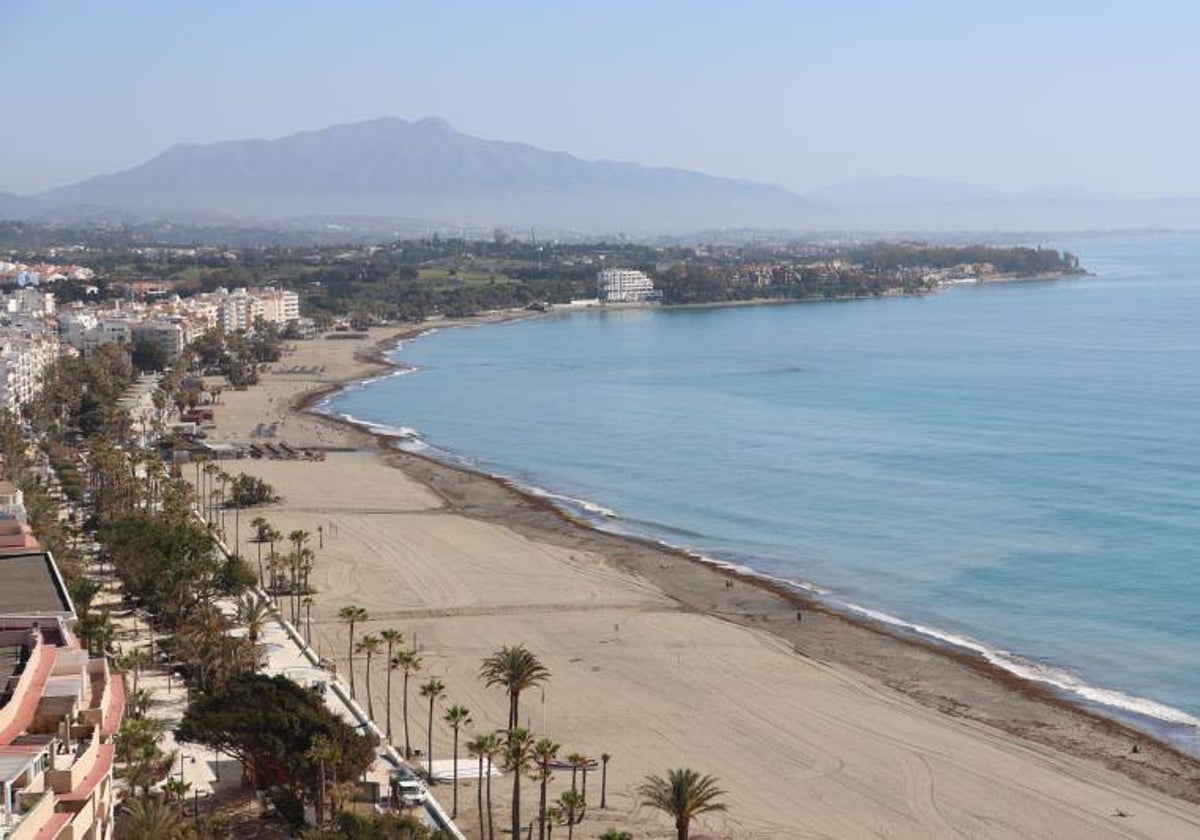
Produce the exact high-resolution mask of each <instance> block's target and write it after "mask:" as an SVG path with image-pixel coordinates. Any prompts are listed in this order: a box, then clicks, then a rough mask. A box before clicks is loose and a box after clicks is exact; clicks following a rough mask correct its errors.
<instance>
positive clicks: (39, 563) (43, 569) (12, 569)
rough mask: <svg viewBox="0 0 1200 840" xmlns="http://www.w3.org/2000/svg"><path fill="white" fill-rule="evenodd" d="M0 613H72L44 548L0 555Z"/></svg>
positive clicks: (64, 614) (63, 615)
mask: <svg viewBox="0 0 1200 840" xmlns="http://www.w3.org/2000/svg"><path fill="white" fill-rule="evenodd" d="M0 581H3V585H2V586H0V616H5V615H45V616H60V617H70V616H72V615H74V610H73V609H72V607H71V599H70V598H69V597H68V596H67V592H66V589H64V588H63V582H62V577H61V576H60V575H59V574H58V568H57V567H56V566H55V565H54V560H53V559H52V558H51V557H50V553H49V552H47V551H20V552H17V551H13V552H8V553H4V554H0Z"/></svg>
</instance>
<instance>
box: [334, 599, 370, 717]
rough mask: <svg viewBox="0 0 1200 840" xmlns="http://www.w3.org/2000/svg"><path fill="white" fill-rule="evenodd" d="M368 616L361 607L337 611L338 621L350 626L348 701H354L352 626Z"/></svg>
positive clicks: (343, 608)
mask: <svg viewBox="0 0 1200 840" xmlns="http://www.w3.org/2000/svg"><path fill="white" fill-rule="evenodd" d="M368 618H370V616H369V615H368V613H367V611H366V610H365V609H363V608H362V607H357V606H355V605H353V604H348V605H346V606H344V607H342V608H341V609H340V610H338V620H339V621H341V622H342V624H348V625H350V699H351V700H353V699H354V625H355V624H358V623H360V622H363V621H366V620H367V619H368Z"/></svg>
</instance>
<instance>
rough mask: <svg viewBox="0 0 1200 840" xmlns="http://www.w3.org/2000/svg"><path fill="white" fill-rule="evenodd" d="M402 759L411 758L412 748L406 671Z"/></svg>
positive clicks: (406, 673)
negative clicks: (409, 737)
mask: <svg viewBox="0 0 1200 840" xmlns="http://www.w3.org/2000/svg"><path fill="white" fill-rule="evenodd" d="M404 757H405V758H411V757H412V747H411V746H409V740H408V671H405V672H404Z"/></svg>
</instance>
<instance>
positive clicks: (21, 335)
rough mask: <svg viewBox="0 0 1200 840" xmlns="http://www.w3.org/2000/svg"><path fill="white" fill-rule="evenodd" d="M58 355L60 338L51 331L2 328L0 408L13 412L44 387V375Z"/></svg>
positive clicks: (0, 339)
mask: <svg viewBox="0 0 1200 840" xmlns="http://www.w3.org/2000/svg"><path fill="white" fill-rule="evenodd" d="M56 358H58V341H57V340H56V339H55V338H54V336H53V334H51V333H48V332H37V333H33V332H27V331H16V330H4V331H0V409H7V410H9V411H12V412H14V413H15V412H17V411H19V410H20V408H21V406H23V405H25V404H26V403H28V402H29V401H30V400H32V399H33V398H34V397H35V396H37V394H38V393H39V392H40V391H41V390H42V374H43V372H44V371H45V370H46V367H47V366H48V365H50V363H51V362H53V361H54V360H55V359H56Z"/></svg>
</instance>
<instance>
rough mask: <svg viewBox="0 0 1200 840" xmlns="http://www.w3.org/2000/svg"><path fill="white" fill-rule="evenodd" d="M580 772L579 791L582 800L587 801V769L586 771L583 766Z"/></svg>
mask: <svg viewBox="0 0 1200 840" xmlns="http://www.w3.org/2000/svg"><path fill="white" fill-rule="evenodd" d="M582 772H583V786H582V790H580V793H582V794H583V798H584V800H585V801H586V800H587V774H588V769H587V765H586V764H585V765H583V768H582Z"/></svg>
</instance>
